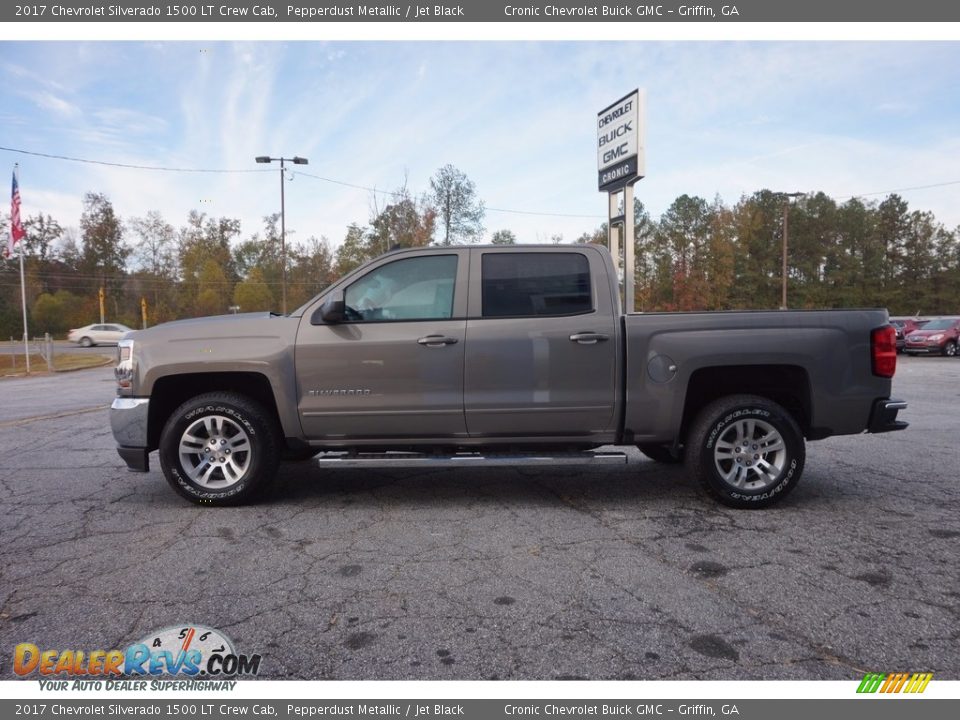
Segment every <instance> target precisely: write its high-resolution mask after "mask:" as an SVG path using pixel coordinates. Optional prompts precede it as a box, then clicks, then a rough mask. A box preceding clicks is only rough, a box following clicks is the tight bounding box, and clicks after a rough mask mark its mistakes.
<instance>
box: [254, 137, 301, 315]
mask: <svg viewBox="0 0 960 720" xmlns="http://www.w3.org/2000/svg"><path fill="white" fill-rule="evenodd" d="M254 159H255V160H256V161H257V162H258V163H270V162H275V161H279V162H280V264H281V265H282V271H283V282H282V285H281V287H282V290H281V292H282V293H283V305H282V309H283V314H284V315H286V314H287V206H286V202H285V200H284V189H283V164H284V163H285V162H287V161H289V162H292V163H293V164H294V165H307V164H308V162H309V161H308V160H307V159H306V158H304V157H299V156H297V155H295V156H294V157H292V158H284V157H278V158H275V157H270V156H269V155H258V156H257V157H256V158H254Z"/></svg>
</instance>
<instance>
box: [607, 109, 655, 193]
mask: <svg viewBox="0 0 960 720" xmlns="http://www.w3.org/2000/svg"><path fill="white" fill-rule="evenodd" d="M642 103H643V94H642V93H641V92H640V90H634V91H633V92H632V93H630V94H629V95H627V96H626V97H624V98H621V99H620V100H617V101H616V102H615V103H614V104H613V105H610V106H609V107H607V108H604V109H603V110H601V111H600V112H599V113H597V170H599V178H598V184H599V187H600V189H601V190H608V191H611V192H612V191H613V190H617V189H619V188H622V187H623V186H624V185H627V184H628V183H631V182H633V181H634V180H637V179H639V178H642V177H643V175H644V172H645V167H644V157H643V145H642V142H643V128H642V127H641V122H642V113H641V112H640V106H641V104H642Z"/></svg>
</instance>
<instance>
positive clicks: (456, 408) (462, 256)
mask: <svg viewBox="0 0 960 720" xmlns="http://www.w3.org/2000/svg"><path fill="white" fill-rule="evenodd" d="M468 265H469V251H467V250H457V249H451V250H450V251H449V252H446V253H429V254H423V255H414V256H407V257H403V255H402V254H401V255H400V256H399V257H388V258H384V259H383V260H381V261H379V262H378V263H376V264H374V265H373V266H371V267H370V268H369V269H368V270H367V271H366V272H365V273H364V274H362V275H361V276H359V277H357V278H355V279H352V280H351V282H349V284H348V285H346V286H345V294H344V298H345V301H346V305H347V308H348V310H347V318H346V320H345V321H344V322H341V323H337V324H332V325H328V324H324V323H323V322H322V320H318V319H312V318H311V316H310V315H306V316H305V317H304V319H303V321H302V322H301V324H300V330H299V332H298V335H297V347H296V370H297V386H298V387H297V390H298V395H299V409H300V418H301V424H302V427H303V430H304V433H305V435H306V436H307V438H308V439H311V440H325V441H338V440H347V439H352V440H385V441H389V440H391V439H397V438H407V439H413V440H422V441H426V440H428V439H431V440H438V441H443V440H446V439H455V438H464V437H466V423H465V420H464V416H463V358H464V348H465V342H464V340H465V330H466V319H465V316H466V305H467V303H466V297H465V292H466V286H467V271H468ZM338 289H339V288H338ZM314 323H317V324H314Z"/></svg>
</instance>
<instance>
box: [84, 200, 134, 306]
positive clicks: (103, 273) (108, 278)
mask: <svg viewBox="0 0 960 720" xmlns="http://www.w3.org/2000/svg"><path fill="white" fill-rule="evenodd" d="M80 231H81V238H82V240H81V242H82V245H81V251H80V269H81V270H82V272H83V274H84V276H85V279H86V280H87V281H88V287H89V288H90V289H91V290H93V291H96V289H97V288H98V287H104V288H107V289H108V291H110V292H111V294H113V295H114V296H115V294H116V292H117V291H118V290H119V288H120V287H121V286H122V284H123V276H124V273H125V272H126V261H127V256H128V255H130V248H129V247H127V246H126V245H125V244H124V242H123V227H122V225H121V223H120V218H118V217H117V215H116V213H115V212H114V210H113V205H112V203H111V202H110V200H109V199H108V198H107V196H106V195H103V194H101V193H92V192H88V193H86V194H85V195H84V196H83V214H82V215H81V217H80Z"/></svg>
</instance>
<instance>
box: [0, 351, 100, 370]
mask: <svg viewBox="0 0 960 720" xmlns="http://www.w3.org/2000/svg"><path fill="white" fill-rule="evenodd" d="M113 362H114V359H113V358H111V357H104V356H103V355H75V354H71V353H60V354H54V356H53V369H54V372H64V371H67V370H82V369H84V368H91V367H99V366H101V365H112V364H113ZM26 368H27V366H26V362H25V361H24V357H23V353H21V354H19V355H17V356H16V365H14V357H13V356H11V355H10V354H9V353H4V354H2V355H0V375H9V374H17V375H23V374H24V372H25V371H26ZM48 373H49V370H47V361H46V360H44V359H43V356H42V355H35V354H31V355H30V374H31V375H46V374H48Z"/></svg>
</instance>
